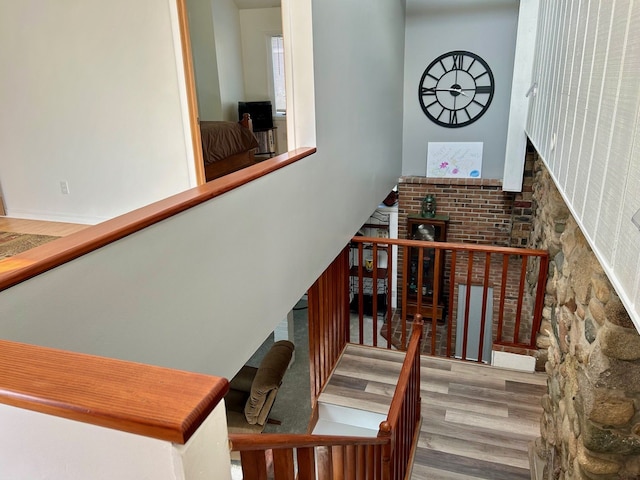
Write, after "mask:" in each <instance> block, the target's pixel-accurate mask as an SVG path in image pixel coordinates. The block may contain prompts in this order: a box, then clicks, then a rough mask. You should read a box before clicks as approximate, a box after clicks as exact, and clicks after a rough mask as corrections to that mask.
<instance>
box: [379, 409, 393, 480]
mask: <svg viewBox="0 0 640 480" xmlns="http://www.w3.org/2000/svg"><path fill="white" fill-rule="evenodd" d="M378 438H383V439H387V440H388V441H387V443H385V444H384V445H383V446H382V472H381V473H382V477H381V478H382V480H391V479H392V476H391V468H392V463H391V457H392V456H393V449H394V445H393V435H392V429H391V425H390V424H389V422H388V421H387V420H384V421H382V422H381V423H380V430H379V431H378Z"/></svg>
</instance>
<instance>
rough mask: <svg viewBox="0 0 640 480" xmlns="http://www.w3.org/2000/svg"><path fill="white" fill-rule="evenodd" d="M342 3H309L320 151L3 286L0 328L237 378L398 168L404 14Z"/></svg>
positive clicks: (383, 0)
mask: <svg viewBox="0 0 640 480" xmlns="http://www.w3.org/2000/svg"><path fill="white" fill-rule="evenodd" d="M342 3H343V2H341V1H340V0H331V1H327V0H315V1H314V2H313V4H312V6H313V14H314V15H313V35H314V42H315V43H314V48H313V56H314V59H315V62H314V67H315V74H314V77H315V97H316V104H317V105H318V108H317V110H316V115H315V117H314V116H308V118H306V121H307V122H311V123H315V124H316V125H317V149H318V151H317V153H316V154H315V155H312V156H311V157H308V158H306V159H304V160H302V161H300V162H298V163H295V164H293V165H290V166H288V167H286V168H283V169H281V170H278V171H277V172H274V173H272V174H270V175H268V176H266V177H262V178H260V179H258V180H255V181H254V182H251V183H250V184H248V185H245V186H243V187H242V188H239V189H236V190H233V191H231V192H228V193H226V194H224V195H222V196H221V197H219V198H217V199H214V200H212V201H210V202H208V203H207V204H204V205H201V206H198V207H196V208H193V209H191V210H189V211H187V212H184V213H182V214H180V215H178V216H176V217H174V218H172V219H171V220H166V221H164V222H161V223H159V224H157V225H154V226H152V227H150V228H147V229H145V230H144V231H141V232H138V233H136V234H133V235H130V236H128V237H126V238H124V239H122V240H120V241H118V242H115V243H113V244H110V245H108V246H107V247H104V248H102V249H100V250H98V251H96V252H93V253H91V254H89V255H86V256H84V257H82V258H79V259H77V260H75V261H73V262H70V263H68V264H65V265H63V266H61V267H59V268H56V269H54V270H51V271H49V272H47V273H45V274H43V275H40V276H38V277H36V278H33V279H31V280H28V281H26V282H24V283H22V284H20V285H18V286H16V287H13V288H11V289H8V290H5V291H3V292H0V336H1V337H3V338H6V339H11V340H17V341H22V342H27V343H35V344H40V345H47V346H51V347H56V348H64V349H68V350H74V351H82V352H87V353H92V354H98V355H104V356H109V357H116V358H122V359H127V360H133V361H139V362H144V363H150V364H156V365H163V366H168V367H173V368H179V369H184V370H191V371H198V372H203V373H211V374H216V375H222V376H226V377H231V376H232V375H233V374H234V373H235V372H236V371H237V370H238V369H239V368H240V367H241V366H242V364H243V363H244V362H245V361H246V360H247V359H248V358H249V357H250V356H251V355H252V354H253V352H254V351H255V350H256V349H257V348H258V347H259V345H260V344H261V343H262V342H263V340H264V339H265V338H266V337H267V335H268V334H269V333H270V332H271V331H272V330H273V329H274V328H275V326H276V325H277V324H278V323H280V321H281V320H282V319H284V318H285V317H286V315H287V313H288V312H289V311H290V309H291V308H292V307H293V306H294V305H295V304H296V302H297V301H298V300H299V299H300V297H301V296H302V295H303V294H304V292H305V291H306V290H307V289H308V288H309V286H310V285H311V284H312V283H313V282H314V281H315V280H316V279H317V278H318V276H319V275H320V274H321V273H322V272H323V271H324V270H325V268H326V267H327V265H328V264H329V262H331V261H332V260H333V259H334V258H335V257H336V255H337V254H338V253H339V252H340V251H341V249H342V248H344V246H345V245H346V244H347V243H348V241H349V239H350V238H351V236H352V235H353V233H354V232H355V231H356V230H357V229H358V228H359V226H360V225H362V223H364V221H365V219H366V218H367V217H368V216H369V214H370V213H371V212H372V211H373V210H374V209H375V207H376V206H377V205H378V204H379V203H380V201H381V200H382V199H384V197H385V196H386V195H387V193H388V192H389V190H390V189H391V188H392V187H393V185H394V184H395V182H396V180H397V177H398V175H399V174H400V167H401V164H400V157H401V138H402V130H401V124H400V122H399V121H398V120H399V119H400V118H401V111H402V94H401V92H402V73H401V72H402V58H403V56H402V51H403V40H404V9H403V8H402V7H401V6H400V4H399V2H397V1H396V0H380V1H378V2H376V3H375V6H371V5H369V2H368V0H367V1H365V0H360V1H357V2H355V1H354V2H349V4H348V5H343V4H342ZM336 12H339V13H336ZM363 12H365V13H364V14H363ZM363 15H364V17H366V18H364V19H363ZM363 20H366V21H363ZM354 26H355V27H354ZM139 27H140V28H143V27H144V24H141V25H140V26H139ZM337 27H340V28H337ZM347 27H349V28H347ZM306 33H308V34H309V35H311V32H310V31H307V32H306ZM171 35H172V32H171V29H170V28H169V26H168V27H167V29H166V31H165V36H167V38H171ZM113 53H114V54H116V53H117V52H113ZM356 53H357V54H356ZM309 54H310V53H309ZM305 55H306V53H305ZM374 61H376V62H378V64H381V65H383V66H384V67H385V68H383V69H382V71H383V73H382V74H380V75H376V76H373V77H372V78H369V80H368V81H367V82H366V83H363V82H362V78H363V76H364V75H366V74H367V72H368V71H369V68H370V65H371V64H372V62H374ZM379 92H387V95H384V96H383V97H381V99H380V101H379V102H377V103H373V102H371V101H370V99H371V98H372V97H376V96H378V95H379ZM312 94H313V93H312ZM380 108H381V109H382V110H383V111H385V112H388V113H389V115H385V116H381V115H379V109H380ZM302 117H304V116H302ZM302 120H303V118H300V121H302Z"/></svg>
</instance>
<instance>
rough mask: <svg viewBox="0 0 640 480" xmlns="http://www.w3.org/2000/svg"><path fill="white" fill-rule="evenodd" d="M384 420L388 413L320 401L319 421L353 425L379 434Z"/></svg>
mask: <svg viewBox="0 0 640 480" xmlns="http://www.w3.org/2000/svg"><path fill="white" fill-rule="evenodd" d="M384 420H386V415H381V414H379V413H375V412H370V411H367V410H359V409H357V408H351V407H345V406H342V405H334V404H331V403H324V402H322V401H321V402H318V423H320V421H323V422H327V423H331V424H337V425H346V426H351V427H355V428H359V429H363V430H367V431H373V432H375V434H376V435H377V432H378V429H379V427H380V422H382V421H384ZM314 432H315V430H314Z"/></svg>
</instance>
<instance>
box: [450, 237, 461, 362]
mask: <svg viewBox="0 0 640 480" xmlns="http://www.w3.org/2000/svg"><path fill="white" fill-rule="evenodd" d="M457 255H458V252H457V250H453V251H452V252H451V279H450V280H449V321H448V322H447V357H451V356H452V354H451V340H452V337H453V293H454V291H455V290H454V289H455V288H456V266H457V265H456V260H457ZM457 321H458V322H459V321H460V319H459V318H458V319H457Z"/></svg>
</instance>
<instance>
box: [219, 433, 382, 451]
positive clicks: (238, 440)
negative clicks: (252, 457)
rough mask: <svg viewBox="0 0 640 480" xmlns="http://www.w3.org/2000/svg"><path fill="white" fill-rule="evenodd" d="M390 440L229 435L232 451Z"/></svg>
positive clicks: (343, 436)
mask: <svg viewBox="0 0 640 480" xmlns="http://www.w3.org/2000/svg"><path fill="white" fill-rule="evenodd" d="M387 442H388V439H385V438H380V437H352V436H345V435H304V434H285V433H263V434H260V435H254V434H248V433H231V434H229V446H230V448H231V450H234V451H238V452H243V451H249V450H269V449H272V448H307V447H330V446H346V445H385V444H386V443H387Z"/></svg>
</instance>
